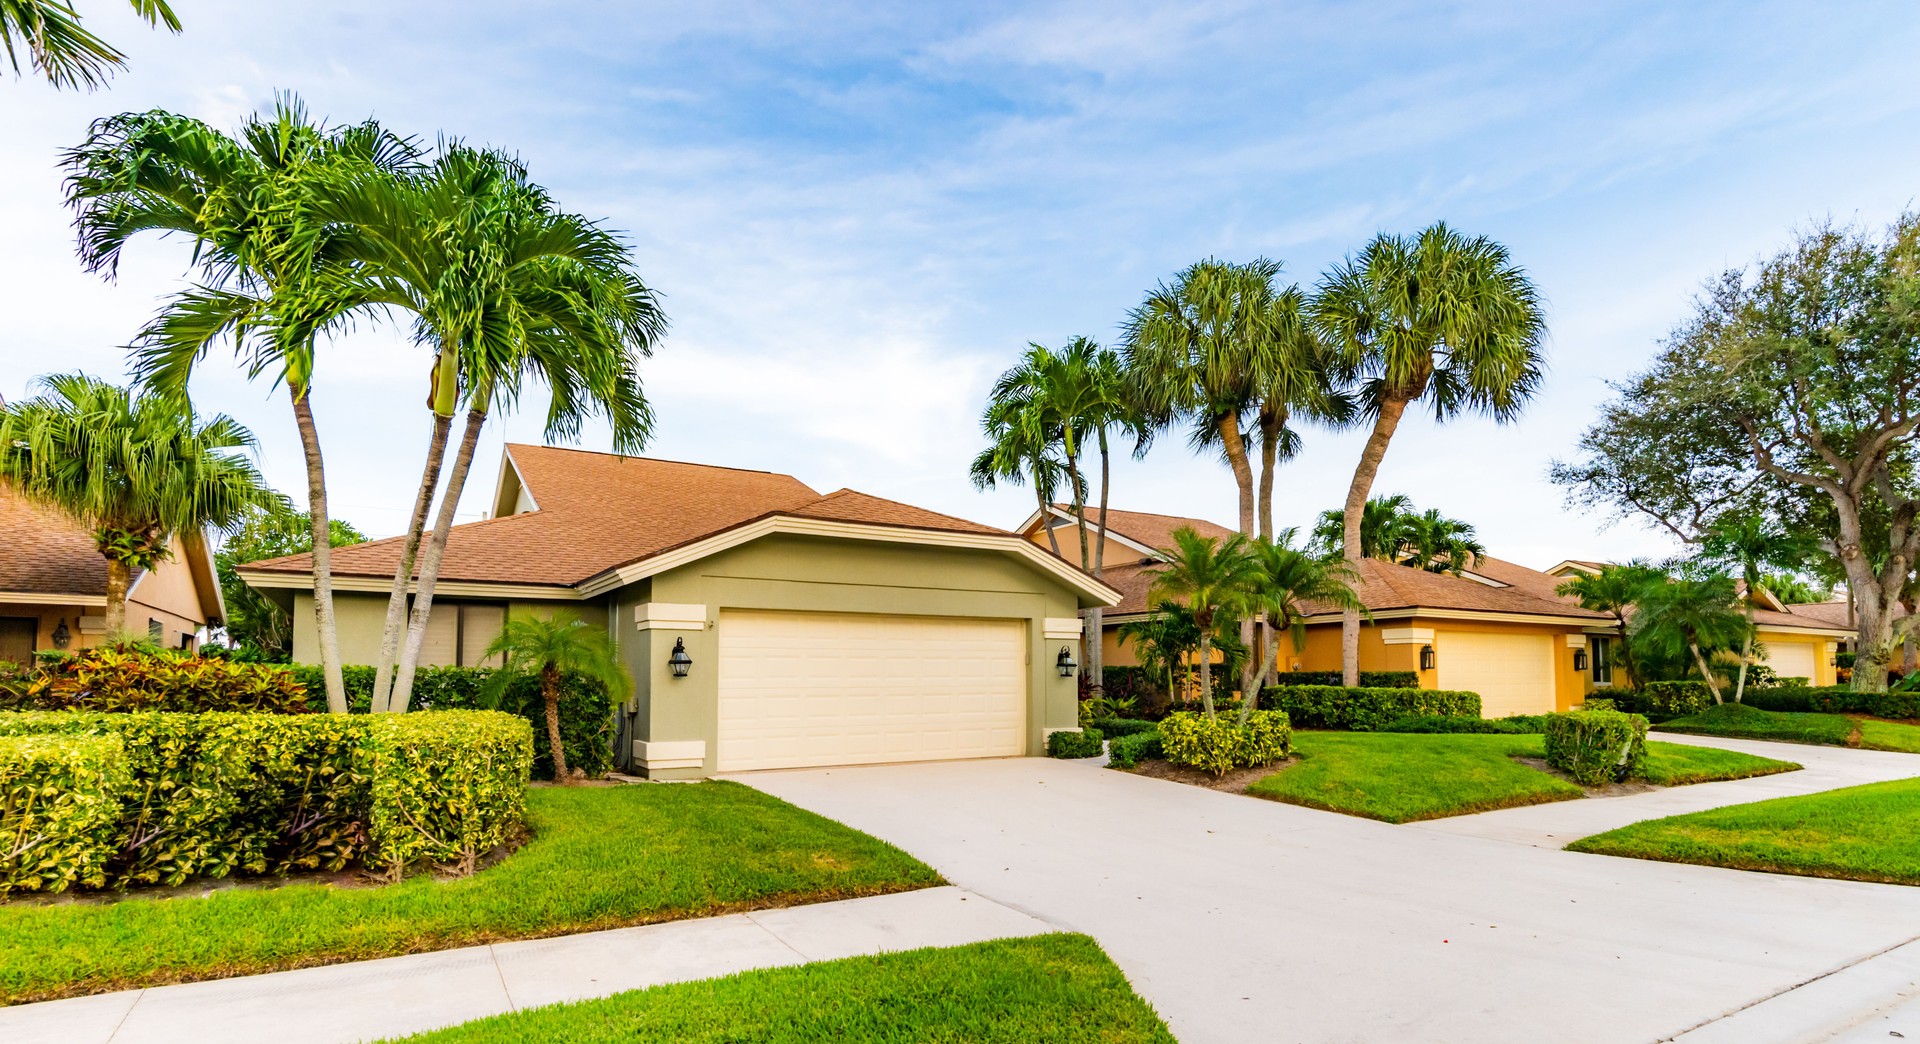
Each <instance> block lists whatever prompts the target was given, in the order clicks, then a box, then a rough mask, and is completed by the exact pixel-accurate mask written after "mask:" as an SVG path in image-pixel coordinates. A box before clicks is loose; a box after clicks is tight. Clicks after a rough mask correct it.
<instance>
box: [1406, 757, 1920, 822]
mask: <svg viewBox="0 0 1920 1044" xmlns="http://www.w3.org/2000/svg"><path fill="white" fill-rule="evenodd" d="M1650 738H1651V739H1653V740H1656V741H1658V742H1661V743H1685V744H1691V745H1693V746H1700V747H1718V748H1720V749H1722V750H1737V751H1741V752H1743V753H1747V754H1757V755H1759V756H1761V757H1766V758H1774V759H1776V760H1779V761H1791V762H1795V763H1797V764H1799V765H1802V766H1804V767H1803V768H1802V769H1801V770H1800V771H1798V772H1782V773H1780V774H1779V775H1774V776H1760V777H1757V778H1754V779H1736V780H1729V781H1727V782H1725V783H1695V784H1693V785H1691V786H1684V787H1667V788H1664V789H1661V790H1652V791H1648V792H1646V793H1644V794H1628V795H1625V796H1622V797H1611V798H1586V799H1584V800H1581V801H1555V802H1551V803H1549V804H1545V805H1527V806H1525V807H1523V808H1503V809H1500V810H1499V811H1496V812H1480V813H1476V814H1474V815H1470V816H1454V817H1452V818H1449V819H1431V820H1427V821H1425V822H1421V823H1413V824H1409V825H1408V826H1407V827H1406V828H1405V829H1408V830H1421V831H1429V832H1432V833H1437V834H1455V835H1461V836H1465V837H1481V838H1486V839H1488V840H1491V841H1510V842H1513V843H1514V844H1521V845H1532V846H1533V847H1535V848H1565V847H1566V846H1567V845H1569V844H1571V843H1573V842H1574V841H1576V840H1579V839H1580V838H1583V837H1589V836H1591V835H1593V834H1600V833H1605V832H1606V831H1608V830H1615V829H1618V828H1620V827H1623V826H1626V825H1627V824H1629V823H1639V822H1642V821H1644V820H1648V819H1662V818H1665V817H1667V816H1678V815H1684V814H1685V813H1688V812H1703V811H1705V810H1707V809H1710V808H1721V807H1723V806H1726V805H1744V804H1747V803H1748V802H1752V801H1765V800H1767V799H1769V798H1780V797H1797V796H1799V795H1802V794H1817V793H1819V792H1821V791H1824V790H1837V789H1839V788H1841V787H1857V786H1860V785H1862V784H1866V783H1885V782H1888V781H1891V780H1896V779H1907V778H1909V777H1912V776H1920V754H1896V753H1893V752H1891V751H1882V750H1851V749H1849V748H1846V747H1817V746H1813V745H1811V744H1806V743H1769V742H1765V741H1762V740H1740V739H1721V738H1720V737H1718V736H1683V735H1680V734H1678V733H1669V732H1655V733H1654V734H1653V735H1652V736H1651V737H1650Z"/></svg>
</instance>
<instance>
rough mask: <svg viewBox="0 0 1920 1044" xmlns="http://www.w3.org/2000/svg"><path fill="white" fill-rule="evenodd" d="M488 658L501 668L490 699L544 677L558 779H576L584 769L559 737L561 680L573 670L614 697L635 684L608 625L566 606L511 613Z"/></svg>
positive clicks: (494, 678)
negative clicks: (540, 613)
mask: <svg viewBox="0 0 1920 1044" xmlns="http://www.w3.org/2000/svg"><path fill="white" fill-rule="evenodd" d="M486 655H487V656H488V657H494V656H498V657H500V658H501V666H500V669H499V670H497V671H495V672H494V673H493V676H492V677H491V678H489V679H488V683H487V684H488V689H487V695H488V697H489V702H491V703H492V704H494V705H495V706H498V705H499V702H500V698H501V697H502V696H504V695H505V694H506V690H507V687H508V686H509V685H512V684H513V683H514V682H515V681H517V680H519V679H521V678H525V677H533V678H538V679H539V680H540V700H541V703H542V704H543V705H544V706H545V708H546V719H547V745H548V749H550V750H551V751H552V752H553V778H554V780H555V781H556V782H559V783H567V784H571V783H577V782H579V781H580V777H579V774H578V773H577V772H574V771H572V770H569V769H568V768H567V752H566V748H565V746H564V745H562V743H561V741H560V685H561V683H562V681H563V680H564V678H565V676H566V675H569V674H572V675H577V676H579V677H583V678H586V679H588V680H591V681H594V682H597V683H599V684H601V685H604V686H606V689H607V694H608V695H609V696H610V697H611V698H612V700H613V701H614V702H619V701H621V700H624V699H625V698H626V693H627V690H628V689H629V688H631V687H632V684H633V683H632V681H631V679H629V678H628V676H627V669H626V667H625V666H624V665H622V664H621V662H620V657H619V655H618V654H617V653H616V652H615V651H614V648H613V643H612V641H611V640H609V639H608V638H607V632H606V629H605V628H602V627H594V626H591V625H590V624H588V623H587V622H586V621H584V620H582V619H580V618H579V617H577V616H575V615H573V614H572V613H570V612H567V611H566V610H564V609H561V610H557V611H555V612H554V614H553V615H552V616H551V617H548V618H546V619H544V620H543V619H541V618H540V617H537V616H512V617H509V618H508V619H507V624H506V626H505V627H502V628H501V629H500V634H499V636H498V637H496V638H494V640H493V641H492V642H490V643H488V645H487V652H486Z"/></svg>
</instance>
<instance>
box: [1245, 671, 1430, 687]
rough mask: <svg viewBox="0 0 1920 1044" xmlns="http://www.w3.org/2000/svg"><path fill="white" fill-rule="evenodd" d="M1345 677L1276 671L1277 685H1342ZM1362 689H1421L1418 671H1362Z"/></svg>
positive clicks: (1334, 673)
mask: <svg viewBox="0 0 1920 1044" xmlns="http://www.w3.org/2000/svg"><path fill="white" fill-rule="evenodd" d="M1343 678H1344V675H1342V674H1341V673H1340V672H1339V671H1275V672H1273V683H1274V684H1275V685H1340V684H1341V682H1342V679H1343ZM1360 687H1361V688H1363V689H1417V688H1419V687H1420V673H1419V672H1418V671H1361V672H1360Z"/></svg>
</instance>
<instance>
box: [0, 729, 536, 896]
mask: <svg viewBox="0 0 1920 1044" xmlns="http://www.w3.org/2000/svg"><path fill="white" fill-rule="evenodd" d="M49 734H62V735H68V736H95V737H111V738H116V739H117V740H118V741H120V742H122V743H124V747H125V755H124V765H125V768H126V771H127V774H128V776H129V784H128V786H127V788H126V790H125V791H124V794H123V798H122V800H121V802H120V808H119V814H118V817H117V821H116V823H115V825H114V841H113V854H112V856H111V858H110V859H109V860H108V861H107V864H106V868H105V870H106V872H105V875H104V880H105V883H106V884H108V885H112V886H115V887H119V886H124V885H130V884H156V883H165V884H179V883H180V882H182V881H184V880H186V879H187V878H189V877H194V876H207V877H225V876H228V875H229V874H234V873H245V874H274V873H284V872H286V871H288V870H292V869H314V868H324V869H329V870H338V869H340V868H342V867H344V866H346V865H347V864H348V863H349V862H352V861H354V860H356V859H358V860H360V861H361V862H363V863H364V864H365V865H366V866H368V867H371V868H374V869H380V870H385V871H388V872H389V875H390V876H397V874H398V872H400V871H401V870H404V869H405V867H407V866H409V865H412V864H413V863H415V862H417V861H419V860H423V859H430V860H434V861H437V862H442V863H452V864H454V865H455V866H457V867H458V866H462V865H464V866H470V865H471V858H472V857H473V856H476V855H477V854H478V852H482V851H485V848H479V849H476V848H475V846H476V845H480V844H483V843H485V844H486V847H487V848H490V847H492V845H493V844H498V843H499V840H501V839H504V838H505V836H506V833H507V832H508V831H511V830H512V829H513V828H514V826H515V824H516V823H517V822H518V820H519V815H520V802H521V800H522V795H523V793H524V790H525V787H526V780H527V773H528V767H529V765H530V761H531V752H532V746H533V736H532V729H531V727H530V726H529V725H528V724H527V723H526V722H525V721H523V720H520V719H518V718H516V717H514V716H512V715H507V714H501V713H498V712H493V711H447V712H434V713H423V714H393V715H388V714H381V715H333V714H318V715H276V714H235V713H225V712H214V713H207V714H176V713H164V712H138V713H129V714H108V713H93V712H74V711H29V712H23V713H15V714H5V715H0V735H11V736H31V735H49ZM489 841H490V842H491V843H487V842H489Z"/></svg>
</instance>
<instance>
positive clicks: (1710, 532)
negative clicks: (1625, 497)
mask: <svg viewBox="0 0 1920 1044" xmlns="http://www.w3.org/2000/svg"><path fill="white" fill-rule="evenodd" d="M1812 554H1813V542H1812V541H1810V540H1808V539H1806V538H1805V537H1802V536H1799V535H1797V534H1794V533H1790V532H1788V531H1787V530H1785V529H1782V528H1780V527H1779V526H1776V525H1774V524H1773V523H1772V522H1770V521H1768V520H1767V519H1765V518H1762V517H1761V516H1759V515H1757V514H1742V515H1735V516H1731V517H1728V518H1722V519H1719V520H1718V521H1716V522H1715V523H1714V524H1713V525H1711V526H1709V527H1707V530H1706V532H1705V533H1703V534H1701V539H1700V559H1701V561H1703V562H1706V563H1708V564H1710V565H1717V566H1722V567H1724V568H1727V569H1732V570H1735V571H1737V572H1738V573H1739V574H1740V578H1741V580H1742V582H1743V583H1744V584H1745V588H1746V590H1745V594H1746V597H1745V598H1744V599H1742V602H1743V603H1744V604H1745V606H1746V613H1747V637H1746V642H1745V644H1744V645H1742V646H1741V649H1740V669H1739V673H1738V677H1737V680H1736V681H1735V682H1734V685H1733V702H1735V703H1739V702H1741V701H1742V700H1744V699H1745V698H1746V693H1747V668H1748V666H1750V664H1749V661H1751V660H1752V659H1753V616H1754V605H1753V603H1754V600H1755V599H1756V598H1758V597H1760V592H1761V591H1762V590H1764V589H1765V588H1766V581H1767V570H1768V569H1769V568H1773V569H1787V570H1792V569H1798V568H1800V567H1801V566H1802V565H1804V564H1805V563H1806V561H1807V559H1808V558H1809V557H1810V556H1811V555H1812Z"/></svg>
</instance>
